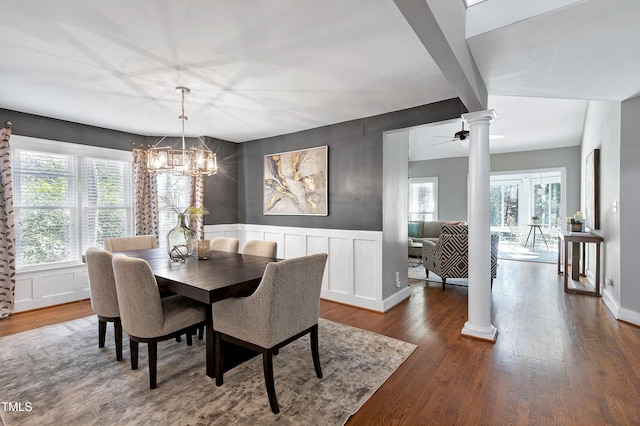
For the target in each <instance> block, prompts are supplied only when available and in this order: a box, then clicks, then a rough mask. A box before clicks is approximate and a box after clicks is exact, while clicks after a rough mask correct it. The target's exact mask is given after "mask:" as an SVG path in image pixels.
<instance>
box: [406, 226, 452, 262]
mask: <svg viewBox="0 0 640 426" xmlns="http://www.w3.org/2000/svg"><path fill="white" fill-rule="evenodd" d="M460 224H464V222H462V221H459V220H458V221H431V220H412V221H409V256H413V257H422V248H421V247H415V246H414V247H412V246H411V244H412V243H421V244H422V245H423V246H424V242H425V241H431V242H433V243H435V242H437V241H438V238H440V232H441V231H442V225H460Z"/></svg>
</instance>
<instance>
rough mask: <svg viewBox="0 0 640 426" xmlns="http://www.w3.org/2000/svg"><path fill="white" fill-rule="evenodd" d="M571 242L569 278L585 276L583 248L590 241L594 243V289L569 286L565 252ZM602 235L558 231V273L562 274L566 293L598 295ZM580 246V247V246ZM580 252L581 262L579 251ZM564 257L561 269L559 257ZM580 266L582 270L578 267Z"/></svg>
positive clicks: (574, 278) (575, 278)
mask: <svg viewBox="0 0 640 426" xmlns="http://www.w3.org/2000/svg"><path fill="white" fill-rule="evenodd" d="M569 243H571V279H572V280H574V281H579V280H580V275H582V276H585V250H584V245H585V244H588V243H591V244H595V245H596V283H595V291H588V290H581V289H578V288H569V274H568V273H567V271H568V269H569V265H568V258H567V252H568V250H569ZM601 243H602V237H599V236H598V235H594V234H591V233H588V232H569V231H560V232H559V233H558V274H561V275H562V274H564V291H565V292H566V293H578V294H587V295H589V296H600V245H601ZM581 246H582V247H581ZM581 252H582V262H581V261H580V253H581ZM562 258H564V265H563V266H564V269H561V267H560V264H561V259H562ZM581 266H582V271H581V270H580V267H581Z"/></svg>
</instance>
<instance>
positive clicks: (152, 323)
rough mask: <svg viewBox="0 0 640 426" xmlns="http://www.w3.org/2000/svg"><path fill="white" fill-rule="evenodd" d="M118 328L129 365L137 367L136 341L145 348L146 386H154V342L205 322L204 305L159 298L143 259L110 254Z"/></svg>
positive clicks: (152, 278) (187, 330) (155, 365)
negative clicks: (128, 353) (126, 338)
mask: <svg viewBox="0 0 640 426" xmlns="http://www.w3.org/2000/svg"><path fill="white" fill-rule="evenodd" d="M113 274H114V277H115V282H116V292H117V294H118V307H119V308H120V318H121V320H122V328H123V329H124V330H125V331H126V332H127V334H129V346H130V348H131V369H132V370H135V369H137V368H138V343H139V342H143V343H147V346H148V348H149V387H150V388H151V389H155V388H156V386H157V379H156V378H157V375H156V374H157V352H158V342H159V341H161V340H168V339H171V338H174V337H178V336H180V335H181V334H186V335H187V344H189V342H190V338H191V334H193V333H194V332H195V330H196V328H198V327H203V326H204V325H205V324H206V309H207V308H208V306H207V305H205V304H202V303H200V302H197V301H195V300H192V299H189V298H186V297H184V296H178V295H176V296H170V297H165V298H163V299H161V298H160V293H159V292H158V283H157V282H156V278H155V276H154V275H153V272H152V271H151V268H150V267H149V264H148V263H147V262H146V261H145V260H143V259H135V258H129V257H126V256H124V255H115V256H113Z"/></svg>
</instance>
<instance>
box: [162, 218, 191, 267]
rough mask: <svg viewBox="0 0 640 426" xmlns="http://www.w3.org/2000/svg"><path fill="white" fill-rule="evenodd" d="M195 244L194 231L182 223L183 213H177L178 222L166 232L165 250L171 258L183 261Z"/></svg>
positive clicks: (189, 254)
mask: <svg viewBox="0 0 640 426" xmlns="http://www.w3.org/2000/svg"><path fill="white" fill-rule="evenodd" d="M195 246H196V233H195V232H194V231H192V230H191V229H189V228H188V227H187V225H185V223H184V214H182V213H180V214H178V223H177V225H176V227H175V228H173V229H172V230H171V231H169V233H168V234H167V252H168V253H169V257H170V258H171V260H175V261H184V260H185V259H186V258H187V257H188V256H191V254H192V253H193V251H194V250H195Z"/></svg>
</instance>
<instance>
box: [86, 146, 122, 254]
mask: <svg viewBox="0 0 640 426" xmlns="http://www.w3.org/2000/svg"><path fill="white" fill-rule="evenodd" d="M82 164H83V167H82V169H83V170H82V207H83V214H82V234H83V250H86V249H87V248H89V247H92V246H95V247H104V240H105V239H106V238H112V237H123V236H125V235H131V229H130V226H129V225H130V223H131V221H130V217H131V209H132V206H131V178H130V172H129V169H130V166H129V164H127V163H125V162H123V161H113V160H101V159H95V158H83V159H82Z"/></svg>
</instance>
